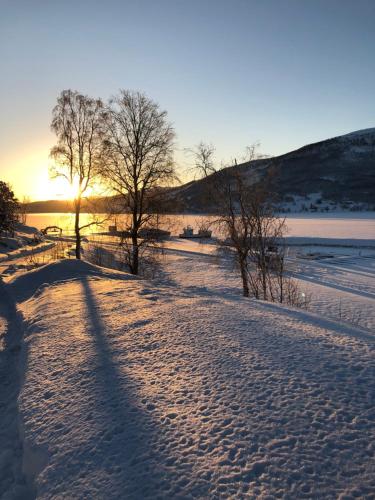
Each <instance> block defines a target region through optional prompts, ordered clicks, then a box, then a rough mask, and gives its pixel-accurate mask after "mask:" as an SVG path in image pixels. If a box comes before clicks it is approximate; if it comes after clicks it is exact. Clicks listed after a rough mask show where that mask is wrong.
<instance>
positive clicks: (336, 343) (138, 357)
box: [0, 240, 375, 499]
mask: <svg viewBox="0 0 375 500" xmlns="http://www.w3.org/2000/svg"><path fill="white" fill-rule="evenodd" d="M211 250H212V245H206V246H202V245H200V244H199V243H196V242H179V241H178V240H176V241H175V242H174V243H173V244H172V245H171V248H170V249H169V250H168V251H166V252H165V257H164V261H163V266H162V272H161V274H160V275H159V277H158V278H156V279H154V280H152V281H145V280H139V279H134V278H132V277H130V276H129V275H127V274H125V273H120V272H115V271H111V270H103V269H102V268H98V267H96V266H93V265H91V264H88V263H85V262H77V261H75V260H63V261H61V262H58V263H54V264H49V265H48V266H45V267H41V268H39V269H36V270H35V271H33V272H27V273H22V272H21V273H16V274H15V275H14V277H13V278H9V277H8V278H6V282H7V283H6V284H5V285H3V289H4V294H6V295H7V296H9V297H10V298H9V300H8V302H7V305H6V306H4V313H3V316H4V318H8V319H9V318H13V320H12V321H11V323H12V324H13V325H15V324H16V323H15V319H14V318H16V317H18V316H17V311H16V310H15V309H14V304H13V306H12V302H11V298H12V297H13V299H14V300H15V301H16V302H17V305H18V312H19V313H22V324H21V323H20V324H19V326H18V331H19V330H20V329H22V330H23V332H24V334H25V341H24V344H23V349H22V351H21V354H20V353H19V351H17V349H14V346H13V352H15V353H17V352H18V354H16V356H19V357H20V359H19V366H20V367H21V372H22V373H23V377H24V381H23V385H22V390H21V393H20V397H19V413H20V419H21V422H22V425H21V426H20V432H18V433H17V429H18V428H17V427H15V426H14V420H13V423H11V420H10V416H11V415H12V411H16V410H17V406H16V407H15V406H14V394H17V392H18V390H19V384H18V382H17V378H15V381H12V382H11V383H10V387H11V388H12V390H11V391H10V390H9V391H5V392H6V394H8V397H9V400H10V403H9V404H8V406H6V412H5V414H6V415H7V416H8V419H7V425H8V426H10V429H13V432H14V442H15V443H17V442H18V443H20V445H19V448H18V450H20V448H21V443H23V460H24V468H23V473H22V471H20V452H18V454H17V453H14V456H13V455H9V456H8V460H10V461H11V464H12V467H13V471H14V472H13V475H12V476H11V478H10V476H9V471H8V469H7V468H6V466H5V465H4V463H6V461H5V462H4V460H3V462H0V483H2V482H3V478H4V481H5V478H8V482H6V483H5V482H4V483H3V484H5V485H6V486H5V488H3V491H4V492H5V491H6V492H7V493H4V495H5V496H4V498H15V497H12V494H11V493H10V492H14V491H16V488H18V492H21V493H25V491H26V490H27V488H29V491H30V492H31V494H32V488H34V487H35V488H36V491H37V497H38V498H41V499H51V498H56V499H57V498H88V499H92V498H95V499H96V498H98V499H99V498H111V499H112V498H116V499H117V498H119V499H120V498H121V499H122V498H130V499H132V498H134V499H138V498H168V499H169V498H296V499H300V498H301V499H302V498H325V499H326V498H327V499H328V498H342V499H344V498H355V497H357V498H358V497H361V498H373V494H374V491H375V462H374V451H375V448H374V442H375V439H374V438H375V426H374V424H375V421H374V418H375V416H374V411H373V410H374V403H375V388H374V381H375V361H374V335H373V334H372V333H371V331H370V326H371V324H372V323H371V324H367V323H366V325H362V326H366V328H368V329H367V330H366V329H364V328H359V327H356V326H353V325H350V324H348V323H345V322H343V321H334V320H332V319H330V318H329V316H331V317H334V316H335V315H334V314H329V313H330V311H329V310H328V305H329V304H332V303H333V302H332V297H333V296H335V297H337V294H338V293H339V294H350V295H348V297H349V298H348V301H350V300H352V301H353V300H354V298H355V299H357V300H358V301H359V302H358V307H359V308H363V307H366V309H364V311H365V312H364V313H363V314H364V315H365V317H366V321H367V320H368V318H369V317H370V318H371V314H372V315H373V314H374V313H373V312H372V311H373V310H374V308H373V304H374V295H375V290H374V282H373V274H374V273H373V271H374V267H373V260H371V259H367V260H364V259H365V257H363V258H362V260H359V261H358V260H357V259H354V260H353V262H350V261H349V260H348V259H347V260H346V261H345V259H344V260H340V259H338V260H337V261H336V262H331V263H330V264H328V263H327V262H310V261H303V260H298V259H296V258H294V257H293V258H292V257H291V260H292V263H293V265H294V266H295V267H294V269H293V272H295V273H296V274H298V279H300V280H301V283H302V284H303V285H304V286H306V287H310V286H314V287H321V288H319V290H318V292H319V293H318V297H317V299H315V300H316V301H320V305H319V302H315V305H314V307H312V312H306V311H303V310H294V309H290V308H286V307H282V306H278V305H275V304H269V303H262V302H259V301H255V300H249V299H244V298H242V297H241V289H240V283H239V280H238V278H237V276H236V274H235V273H233V272H232V271H231V269H230V268H229V267H228V266H227V265H226V263H225V262H223V261H219V260H217V259H216V258H215V256H214V255H213V254H212V252H211ZM298 266H303V268H299V267H298ZM313 280H314V282H313ZM315 281H316V282H315ZM322 283H323V284H322ZM323 291H325V292H324V293H326V294H327V296H326V297H325V296H324V293H323ZM366 301H368V306H365V303H366ZM342 302H343V300H342ZM312 303H313V301H312ZM327 304H328V305H327ZM12 308H13V309H12ZM371 308H372V309H371ZM341 309H342V310H341V320H343V319H348V318H344V317H343V316H342V311H343V309H344V307H343V305H342V306H341ZM12 311H13V312H12ZM314 311H315V312H314ZM325 316H326V317H325ZM372 317H373V316H372ZM20 318H21V316H20ZM20 318H18V321H21V320H20ZM339 319H340V318H339ZM349 319H350V318H349ZM3 323H4V324H5V323H6V321H4V322H3ZM0 324H1V323H0ZM12 328H13V329H14V326H13V327H12ZM4 329H5V330H7V327H6V325H5V327H4ZM8 333H9V332H8ZM4 352H7V353H9V350H7V349H5V350H4ZM1 359H2V358H0V360H1ZM12 391H13V392H12ZM9 405H10V406H9ZM12 405H13V406H12ZM6 449H8V454H9V453H10V452H9V440H8V447H6ZM6 458H7V457H5V460H6ZM9 478H10V479H9Z"/></svg>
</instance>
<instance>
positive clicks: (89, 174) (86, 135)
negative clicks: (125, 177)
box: [50, 90, 103, 259]
mask: <svg viewBox="0 0 375 500" xmlns="http://www.w3.org/2000/svg"><path fill="white" fill-rule="evenodd" d="M102 112H103V104H102V101H101V100H100V99H93V98H91V97H88V96H86V95H82V94H80V93H78V92H76V91H72V90H63V91H62V92H61V94H60V96H59V97H58V99H57V105H56V106H55V108H54V109H53V117H52V124H51V128H52V130H53V132H55V134H56V136H57V144H56V146H54V147H53V148H52V149H51V153H50V155H51V157H52V158H53V160H54V161H55V166H54V167H53V168H52V169H51V173H52V175H53V176H61V177H64V178H65V179H66V180H67V181H68V182H69V184H70V186H71V187H72V188H73V189H74V192H75V196H74V200H73V204H74V214H75V223H74V231H75V238H76V248H75V255H76V258H77V259H80V258H81V231H82V229H84V228H86V227H88V226H89V225H91V223H90V224H85V225H84V226H81V225H80V213H81V205H82V199H83V197H84V195H85V194H86V193H87V191H88V190H89V188H91V187H93V184H94V182H95V180H96V179H97V177H98V173H99V170H100V165H101V152H102V140H103V120H102Z"/></svg>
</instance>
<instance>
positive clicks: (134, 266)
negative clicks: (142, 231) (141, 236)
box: [130, 233, 139, 274]
mask: <svg viewBox="0 0 375 500" xmlns="http://www.w3.org/2000/svg"><path fill="white" fill-rule="evenodd" d="M131 255H132V257H131V261H132V262H131V266H130V272H131V273H132V274H138V268H139V248H138V238H137V235H136V234H134V233H133V234H132V250H131Z"/></svg>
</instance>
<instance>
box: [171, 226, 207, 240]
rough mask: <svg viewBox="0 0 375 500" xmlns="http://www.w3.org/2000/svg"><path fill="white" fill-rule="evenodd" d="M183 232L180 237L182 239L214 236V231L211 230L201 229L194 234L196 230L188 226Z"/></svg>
mask: <svg viewBox="0 0 375 500" xmlns="http://www.w3.org/2000/svg"><path fill="white" fill-rule="evenodd" d="M182 231H183V232H182V233H181V234H180V235H179V237H180V238H187V239H189V238H211V236H212V231H210V230H209V229H199V230H198V232H197V233H194V229H193V228H192V227H191V226H186V227H184V228H183V230H182Z"/></svg>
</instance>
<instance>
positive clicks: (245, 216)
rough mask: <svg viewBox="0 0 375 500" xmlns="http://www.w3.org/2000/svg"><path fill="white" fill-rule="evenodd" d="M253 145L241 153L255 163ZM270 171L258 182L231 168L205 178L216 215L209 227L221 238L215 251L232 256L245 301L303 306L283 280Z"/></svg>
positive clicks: (281, 223)
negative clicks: (216, 231)
mask: <svg viewBox="0 0 375 500" xmlns="http://www.w3.org/2000/svg"><path fill="white" fill-rule="evenodd" d="M257 147H258V145H254V146H250V147H248V148H247V155H248V157H247V160H248V161H252V160H255V159H258V158H259V157H258V156H257V155H256V149H257ZM273 178H274V172H273V170H272V168H270V169H269V170H268V174H266V175H265V176H264V177H263V178H262V179H259V178H258V179H257V182H255V183H254V179H252V178H251V176H250V177H249V176H248V170H247V169H244V168H242V167H241V166H238V165H237V164H235V166H233V167H229V168H224V167H223V168H221V169H220V170H218V171H215V173H213V174H212V175H210V176H209V177H207V178H206V191H207V192H206V193H205V197H206V198H207V199H210V201H211V206H213V207H214V209H215V212H216V220H215V224H216V225H217V226H218V228H219V231H220V233H221V235H222V237H223V239H222V241H221V245H220V251H221V252H223V251H224V253H225V254H226V255H228V254H229V255H230V256H231V257H234V260H235V263H236V266H237V267H238V269H239V272H240V275H241V280H242V290H243V295H244V296H245V297H249V296H253V297H255V298H257V299H262V300H269V301H273V302H285V303H287V304H290V305H296V306H303V305H305V304H306V300H305V299H303V297H302V295H301V294H300V292H299V288H298V285H297V283H296V282H295V281H293V280H292V279H291V278H290V277H288V275H287V272H286V266H285V247H284V245H283V235H284V233H285V230H286V225H285V219H284V218H281V217H279V216H278V215H277V213H276V211H275V197H274V195H273V188H272V183H273Z"/></svg>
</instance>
